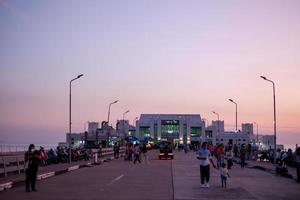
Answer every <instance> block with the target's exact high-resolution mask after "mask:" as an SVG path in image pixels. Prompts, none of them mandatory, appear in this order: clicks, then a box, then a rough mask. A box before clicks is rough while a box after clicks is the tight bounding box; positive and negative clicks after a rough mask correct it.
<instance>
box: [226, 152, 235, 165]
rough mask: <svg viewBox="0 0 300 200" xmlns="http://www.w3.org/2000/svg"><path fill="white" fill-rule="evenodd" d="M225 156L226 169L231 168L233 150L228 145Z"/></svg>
mask: <svg viewBox="0 0 300 200" xmlns="http://www.w3.org/2000/svg"><path fill="white" fill-rule="evenodd" d="M226 158H227V169H231V167H232V165H233V161H232V160H233V152H232V148H231V147H229V149H228V151H227V152H226Z"/></svg>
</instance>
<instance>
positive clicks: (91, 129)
mask: <svg viewBox="0 0 300 200" xmlns="http://www.w3.org/2000/svg"><path fill="white" fill-rule="evenodd" d="M98 128H99V122H88V133H90V134H95V133H96V131H97V129H98Z"/></svg>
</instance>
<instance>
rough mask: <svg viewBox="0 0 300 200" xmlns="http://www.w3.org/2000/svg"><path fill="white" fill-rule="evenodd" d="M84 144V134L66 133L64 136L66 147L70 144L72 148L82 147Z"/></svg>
mask: <svg viewBox="0 0 300 200" xmlns="http://www.w3.org/2000/svg"><path fill="white" fill-rule="evenodd" d="M84 143H85V133H71V135H70V133H67V134H66V145H67V146H69V145H70V144H71V146H72V147H76V148H77V147H82V146H83V145H84Z"/></svg>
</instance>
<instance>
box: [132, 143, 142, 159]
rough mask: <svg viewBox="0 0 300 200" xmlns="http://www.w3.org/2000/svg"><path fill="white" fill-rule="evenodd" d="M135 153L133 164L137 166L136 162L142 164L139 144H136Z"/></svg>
mask: <svg viewBox="0 0 300 200" xmlns="http://www.w3.org/2000/svg"><path fill="white" fill-rule="evenodd" d="M133 152H134V161H133V163H134V164H135V163H136V161H139V163H141V159H140V153H141V149H140V147H139V145H138V144H135V146H134V150H133Z"/></svg>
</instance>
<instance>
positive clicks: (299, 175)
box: [296, 147, 300, 183]
mask: <svg viewBox="0 0 300 200" xmlns="http://www.w3.org/2000/svg"><path fill="white" fill-rule="evenodd" d="M296 165H297V182H298V183H300V147H298V148H297V149H296Z"/></svg>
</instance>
